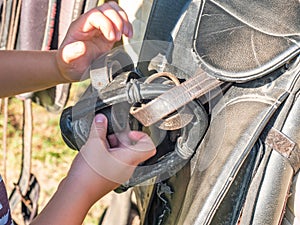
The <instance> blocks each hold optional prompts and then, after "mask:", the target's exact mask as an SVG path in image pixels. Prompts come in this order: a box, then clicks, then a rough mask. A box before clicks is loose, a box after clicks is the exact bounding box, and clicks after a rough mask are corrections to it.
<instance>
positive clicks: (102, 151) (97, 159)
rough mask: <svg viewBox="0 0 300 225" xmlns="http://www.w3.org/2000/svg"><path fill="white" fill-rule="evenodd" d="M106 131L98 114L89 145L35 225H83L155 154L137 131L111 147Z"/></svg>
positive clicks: (35, 221)
mask: <svg viewBox="0 0 300 225" xmlns="http://www.w3.org/2000/svg"><path fill="white" fill-rule="evenodd" d="M97 121H98V122H97ZM106 129H107V120H106V118H105V116H104V115H101V114H100V115H97V116H96V118H95V120H94V122H93V125H92V129H91V133H90V136H89V139H88V141H87V143H86V145H84V146H83V147H82V149H81V151H80V153H79V154H78V155H77V156H76V158H75V160H74V161H73V163H72V166H71V169H70V171H69V173H68V175H67V177H66V178H65V179H64V180H63V181H62V182H61V183H60V185H59V187H58V189H57V191H56V193H55V194H54V196H53V197H52V199H51V200H50V201H49V203H48V205H47V206H46V207H45V208H44V209H43V210H42V212H41V213H40V214H39V215H38V216H37V218H36V219H35V220H34V221H33V223H32V225H37V224H51V225H56V224H64V225H68V224H70V225H76V224H82V221H83V220H84V218H85V215H86V214H87V212H88V210H89V209H90V207H91V206H92V205H93V204H94V203H95V202H96V201H97V200H98V199H100V198H101V197H103V196H104V195H105V194H107V193H108V192H110V191H111V190H113V189H114V188H116V187H118V185H119V183H121V182H125V181H126V180H127V179H128V178H129V177H130V176H131V174H132V173H133V170H134V168H135V167H136V166H137V165H138V164H139V163H140V162H142V161H145V160H146V159H148V158H149V157H151V156H153V155H154V154H155V151H156V150H155V146H154V144H153V142H152V141H151V139H150V138H149V137H148V136H147V135H146V134H144V133H141V132H137V131H132V132H129V133H128V134H127V135H124V134H123V135H121V137H120V139H119V142H118V143H116V142H115V143H114V147H113V148H112V147H110V146H109V145H108V142H107V139H106Z"/></svg>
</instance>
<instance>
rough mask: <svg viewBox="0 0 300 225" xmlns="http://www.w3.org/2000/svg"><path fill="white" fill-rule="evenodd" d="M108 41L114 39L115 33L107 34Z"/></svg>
mask: <svg viewBox="0 0 300 225" xmlns="http://www.w3.org/2000/svg"><path fill="white" fill-rule="evenodd" d="M109 39H110V40H113V39H115V32H114V31H111V32H109Z"/></svg>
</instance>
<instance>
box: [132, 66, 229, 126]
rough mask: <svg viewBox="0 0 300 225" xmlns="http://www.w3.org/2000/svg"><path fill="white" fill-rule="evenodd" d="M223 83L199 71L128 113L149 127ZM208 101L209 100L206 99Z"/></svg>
mask: <svg viewBox="0 0 300 225" xmlns="http://www.w3.org/2000/svg"><path fill="white" fill-rule="evenodd" d="M222 84H224V82H222V81H220V80H217V79H215V78H213V77H210V76H208V75H207V74H206V73H205V72H204V71H201V72H200V73H198V74H197V75H196V76H194V77H192V78H190V79H188V80H186V81H185V82H183V83H181V84H180V85H178V86H175V87H174V88H172V89H170V90H169V91H167V92H165V93H164V94H162V95H160V96H158V97H157V98H155V99H153V100H152V101H151V102H149V103H148V104H145V105H142V106H141V107H132V108H131V110H130V113H131V114H132V115H133V116H134V117H135V118H136V119H137V120H139V121H140V122H141V123H142V124H143V125H144V126H146V127H147V126H150V125H152V124H154V123H156V122H158V121H159V120H160V119H162V118H164V117H166V116H168V115H170V114H171V113H173V112H175V111H176V110H178V109H179V108H181V107H182V106H184V105H186V104H187V103H189V102H191V101H192V100H194V99H196V98H200V97H202V96H204V95H206V94H207V93H209V92H211V91H213V90H215V89H216V88H218V87H220V86H221V85H222ZM206 101H209V99H206Z"/></svg>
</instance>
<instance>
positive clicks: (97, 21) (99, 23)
mask: <svg viewBox="0 0 300 225" xmlns="http://www.w3.org/2000/svg"><path fill="white" fill-rule="evenodd" d="M82 21H84V24H83V26H82V31H83V32H89V31H91V30H94V29H98V30H99V31H101V33H102V34H103V35H104V37H105V38H106V39H107V40H109V41H115V40H118V39H117V37H118V35H117V32H118V31H117V30H115V26H114V25H113V23H112V21H111V20H110V19H109V18H108V17H106V16H105V15H104V14H103V13H102V12H101V11H99V9H93V10H91V12H90V13H88V14H86V20H85V18H83V20H82Z"/></svg>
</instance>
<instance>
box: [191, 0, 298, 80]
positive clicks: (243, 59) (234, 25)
mask: <svg viewBox="0 0 300 225" xmlns="http://www.w3.org/2000/svg"><path fill="white" fill-rule="evenodd" d="M216 2H217V3H218V4H215V1H206V3H205V4H204V5H203V11H202V12H201V13H200V15H199V16H200V19H199V24H198V27H197V32H196V34H195V50H196V53H197V55H198V57H199V59H200V61H201V63H203V64H204V66H205V68H207V70H208V71H210V73H212V74H215V76H216V77H218V78H220V79H224V80H228V81H238V82H244V81H248V80H251V79H254V78H257V77H261V76H263V75H265V74H267V73H269V72H270V71H272V70H274V69H275V68H277V67H279V66H281V65H282V64H283V63H284V62H286V61H287V60H289V59H291V58H292V57H294V56H295V55H296V54H299V43H300V37H299V33H300V29H299V27H300V22H299V16H300V5H299V3H298V1H296V0H295V1H289V3H288V4H282V3H280V2H281V1H272V2H267V1H262V2H260V3H258V2H252V3H248V2H247V3H245V2H244V1H241V2H239V1H216ZM246 12H247V13H246ZM284 13H289V14H284ZM287 15H289V16H290V15H291V17H289V16H287ZM271 18H272V19H271ZM297 18H298V19H297ZM266 20H268V22H267V23H266V22H265V21H266Z"/></svg>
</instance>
